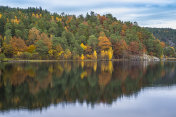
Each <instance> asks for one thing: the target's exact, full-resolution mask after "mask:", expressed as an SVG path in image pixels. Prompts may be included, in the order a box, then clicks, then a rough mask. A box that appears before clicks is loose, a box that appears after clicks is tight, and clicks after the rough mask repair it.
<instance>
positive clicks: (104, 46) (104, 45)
mask: <svg viewBox="0 0 176 117" xmlns="http://www.w3.org/2000/svg"><path fill="white" fill-rule="evenodd" d="M98 41H99V42H98V46H99V48H100V49H101V50H108V49H109V48H110V47H111V46H112V44H111V42H110V40H109V39H108V38H107V37H106V35H105V34H104V32H101V33H100V36H99V38H98Z"/></svg>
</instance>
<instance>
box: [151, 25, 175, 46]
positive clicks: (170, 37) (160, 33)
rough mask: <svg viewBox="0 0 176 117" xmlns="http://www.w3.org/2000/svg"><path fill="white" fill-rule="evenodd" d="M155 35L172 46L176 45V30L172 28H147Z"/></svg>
mask: <svg viewBox="0 0 176 117" xmlns="http://www.w3.org/2000/svg"><path fill="white" fill-rule="evenodd" d="M147 29H148V30H149V31H150V32H151V33H153V35H154V36H155V37H156V38H158V39H159V40H161V41H164V42H165V43H166V44H168V45H170V46H174V47H175V45H176V30H175V29H171V28H147Z"/></svg>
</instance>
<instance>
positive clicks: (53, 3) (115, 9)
mask: <svg viewBox="0 0 176 117" xmlns="http://www.w3.org/2000/svg"><path fill="white" fill-rule="evenodd" d="M0 3H1V5H5V6H7V5H8V6H10V7H21V8H27V7H39V6H41V7H42V8H44V9H47V10H49V11H51V12H57V13H62V12H65V13H67V14H76V15H80V14H84V15H85V14H86V13H87V12H90V11H94V12H95V13H99V14H106V13H111V14H113V16H115V17H116V18H117V19H120V20H123V21H132V22H133V21H137V22H138V24H139V25H140V26H151V27H171V28H175V29H176V26H175V24H176V23H175V21H174V20H175V19H176V1H175V0H87V1H83V0H0Z"/></svg>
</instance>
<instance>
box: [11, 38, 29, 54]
mask: <svg viewBox="0 0 176 117" xmlns="http://www.w3.org/2000/svg"><path fill="white" fill-rule="evenodd" d="M10 44H11V46H12V48H13V54H18V53H20V52H24V51H25V50H26V48H27V46H26V44H25V42H24V40H22V39H21V38H16V37H13V38H12V39H11V40H10Z"/></svg>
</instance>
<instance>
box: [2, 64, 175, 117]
mask: <svg viewBox="0 0 176 117" xmlns="http://www.w3.org/2000/svg"><path fill="white" fill-rule="evenodd" d="M175 109H176V63H174V62H166V63H160V62H159V63H152V64H151V63H139V62H51V63H0V117H176V111H175Z"/></svg>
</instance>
